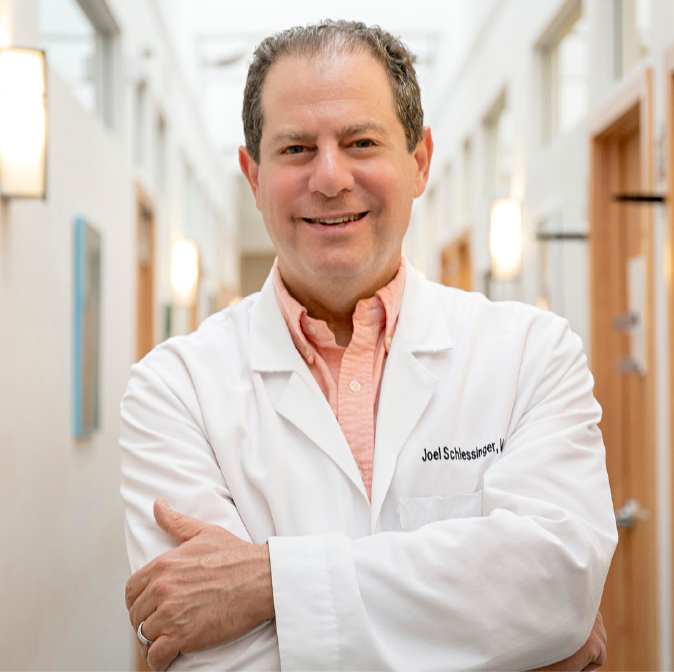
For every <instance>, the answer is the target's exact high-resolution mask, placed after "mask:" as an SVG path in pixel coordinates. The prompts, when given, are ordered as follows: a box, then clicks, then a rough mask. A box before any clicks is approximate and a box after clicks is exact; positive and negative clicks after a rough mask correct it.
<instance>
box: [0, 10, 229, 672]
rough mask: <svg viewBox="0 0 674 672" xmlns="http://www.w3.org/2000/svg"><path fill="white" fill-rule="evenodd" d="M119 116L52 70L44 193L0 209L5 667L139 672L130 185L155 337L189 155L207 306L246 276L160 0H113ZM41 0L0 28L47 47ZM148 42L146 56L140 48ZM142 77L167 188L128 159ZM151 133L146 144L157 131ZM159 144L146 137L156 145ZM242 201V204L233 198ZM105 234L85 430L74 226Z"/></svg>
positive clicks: (0, 572) (0, 593)
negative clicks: (79, 417) (148, 250)
mask: <svg viewBox="0 0 674 672" xmlns="http://www.w3.org/2000/svg"><path fill="white" fill-rule="evenodd" d="M108 4H109V6H110V9H111V10H112V12H113V14H114V16H115V18H116V20H117V22H118V24H119V26H120V29H121V36H120V39H119V43H118V44H117V53H118V62H117V68H118V72H117V74H118V87H117V89H118V90H117V93H118V96H119V99H118V101H117V104H116V106H117V107H118V108H119V114H118V116H117V119H116V123H115V125H114V128H113V129H109V128H107V127H106V126H105V125H104V123H103V122H102V120H101V119H99V118H97V117H96V116H95V115H93V114H89V113H87V112H85V111H84V110H83V109H82V107H81V106H80V105H79V103H78V102H77V101H76V100H75V98H74V97H73V96H72V95H71V93H70V91H69V89H68V86H67V85H66V83H65V82H64V81H62V80H61V79H60V78H59V76H58V75H56V74H55V73H53V72H51V71H50V73H49V81H48V108H49V113H50V118H49V145H48V196H47V199H46V200H45V201H44V202H41V201H33V202H30V201H24V202H19V201H16V202H11V203H10V204H9V206H8V207H5V208H2V207H0V511H2V513H3V516H2V519H1V521H0V539H2V542H1V543H0V668H2V669H64V670H76V669H81V670H93V669H114V670H124V669H134V668H135V649H136V640H135V636H134V633H133V632H132V629H131V626H130V624H129V621H128V615H127V611H126V607H125V604H124V585H125V583H126V580H127V579H128V576H129V568H128V563H127V558H126V549H125V543H124V530H123V507H122V502H121V499H120V497H119V484H120V474H119V462H120V459H119V447H118V436H119V403H120V400H121V396H122V394H123V392H124V389H125V387H126V383H127V380H128V375H129V368H130V365H131V363H132V362H133V361H134V358H135V314H136V305H135V301H136V287H135V282H136V254H137V249H136V245H137V240H136V226H137V222H136V184H140V185H141V186H142V187H143V189H144V190H145V191H146V192H147V193H148V194H149V196H150V197H151V198H152V199H153V200H154V203H155V208H156V218H157V227H158V240H157V267H158V270H157V288H156V289H157V302H156V306H155V317H156V323H157V337H158V338H160V337H161V333H162V332H161V330H160V324H161V316H162V308H163V304H165V303H167V302H170V301H171V298H172V297H171V292H170V286H169V274H168V260H169V252H170V244H171V241H172V239H173V238H174V237H177V236H182V235H185V233H186V226H185V223H184V221H183V220H182V214H183V213H182V212H181V210H182V206H183V189H184V171H183V163H182V161H183V159H185V160H186V161H187V162H188V163H189V165H190V166H191V168H192V171H193V175H194V178H195V184H196V185H197V188H198V190H199V193H200V195H201V205H200V206H199V208H200V210H199V214H198V216H197V217H196V221H195V222H194V223H193V226H192V228H191V230H190V234H191V235H192V236H193V237H195V238H196V239H197V242H198V243H199V244H200V246H201V247H202V250H203V255H202V267H203V270H204V279H203V283H202V290H203V291H201V292H200V298H201V306H200V308H201V316H202V317H203V316H205V313H206V311H207V309H209V308H210V307H211V306H212V298H213V295H214V294H215V293H216V292H217V291H218V289H219V288H220V287H221V286H225V287H229V288H230V289H229V291H231V292H232V293H234V292H235V291H236V289H237V284H238V233H237V230H236V209H235V207H236V206H235V203H236V201H235V199H233V197H232V194H231V193H230V192H229V191H228V185H227V183H226V181H225V179H224V177H223V170H222V164H221V162H220V160H219V158H218V157H217V155H216V154H215V153H214V152H213V149H212V147H211V145H210V143H209V140H208V138H207V136H206V133H205V131H204V127H203V122H202V119H201V116H200V113H199V109H198V105H197V104H196V102H195V101H194V100H193V99H192V97H191V96H192V93H191V90H190V88H189V87H188V86H187V84H186V82H185V81H184V78H183V75H182V74H181V71H180V67H179V64H178V62H177V59H176V56H175V54H174V53H173V46H172V44H171V42H170V39H171V38H170V35H169V34H168V32H167V31H166V30H164V29H163V27H162V26H163V24H162V21H163V18H162V16H163V15H162V13H161V10H162V5H161V3H157V2H155V0H142V1H140V2H139V1H137V0H110V2H109V3H108ZM37 29H38V22H37V0H0V39H1V38H2V35H3V34H4V32H7V33H8V34H9V35H10V37H11V41H12V42H13V43H18V44H21V45H22V46H31V45H35V46H37V44H38V41H39V36H38V33H37ZM146 51H150V52H151V53H152V56H150V57H149V58H146V59H144V58H143V57H142V55H143V54H144V53H145V52H146ZM140 78H143V79H145V80H146V81H147V83H148V102H149V105H148V120H147V121H148V128H149V129H151V128H152V127H151V126H150V125H149V122H153V121H154V119H156V116H155V113H156V111H157V110H161V111H162V112H163V114H164V116H165V117H166V120H167V131H168V133H167V184H166V189H165V191H164V192H161V193H160V192H159V191H158V190H157V185H156V181H155V179H154V171H153V164H152V162H148V163H146V164H144V165H141V166H135V165H134V164H133V146H132V138H133V132H132V131H133V115H132V110H133V107H132V103H133V98H132V93H133V91H134V90H135V86H136V84H137V82H138V81H139V79H140ZM151 141H152V135H150V136H149V139H148V142H149V143H151ZM151 148H152V147H151V144H150V146H149V147H148V149H151ZM233 201H234V203H233ZM77 216H83V217H84V218H85V219H86V220H87V221H88V222H89V223H90V224H91V225H92V226H94V227H95V228H96V229H97V230H98V231H99V232H100V233H101V235H102V250H103V252H102V261H103V265H102V276H103V287H102V306H101V310H102V312H101V324H102V333H101V385H100V389H101V429H100V430H99V431H98V432H96V433H95V434H94V436H93V437H92V438H91V439H88V440H75V439H74V438H73V430H72V424H71V418H72V397H73V390H72V388H73V385H72V380H73V358H72V352H73V330H72V324H73V226H74V220H75V218H76V217H77Z"/></svg>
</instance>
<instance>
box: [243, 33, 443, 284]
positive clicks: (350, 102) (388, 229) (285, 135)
mask: <svg viewBox="0 0 674 672" xmlns="http://www.w3.org/2000/svg"><path fill="white" fill-rule="evenodd" d="M413 60H414V58H413V56H412V55H411V54H410V53H409V52H408V51H407V49H406V48H405V47H404V45H403V44H402V43H401V42H400V41H399V40H397V39H396V38H394V37H393V36H391V35H390V34H388V33H387V32H386V31H383V30H382V29H380V28H377V27H374V28H368V27H366V26H365V25H364V24H360V23H348V22H342V21H335V22H332V21H330V22H325V23H322V24H320V25H318V26H309V27H306V28H292V29H290V30H288V31H285V32H283V33H280V34H278V35H275V36H272V37H270V38H267V39H266V40H265V41H264V42H262V44H261V45H260V46H259V47H258V49H257V50H256V52H255V57H254V60H253V63H252V65H251V66H250V69H249V73H248V81H247V83H246V90H245V94H244V110H243V118H244V131H245V135H246V148H241V150H240V154H239V157H240V163H241V168H242V170H243V172H244V174H245V175H246V177H247V178H248V181H249V182H250V185H251V187H252V189H253V193H254V195H255V199H256V203H257V206H258V208H259V209H260V210H261V212H262V215H263V219H264V221H265V225H266V226H267V230H268V231H269V235H270V237H271V239H272V242H273V243H274V246H275V248H276V252H277V254H278V257H279V265H280V267H281V273H282V275H283V278H284V280H285V281H286V283H287V284H288V283H289V284H290V285H291V287H292V288H296V289H297V288H299V287H301V288H304V289H305V290H306V289H308V288H311V287H315V286H316V283H321V282H324V281H326V280H327V281H328V282H329V281H339V282H340V287H342V286H343V287H344V288H345V291H347V293H349V292H350V293H351V295H353V294H354V292H355V293H356V294H358V293H361V292H362V293H365V294H367V292H368V291H369V290H376V289H377V288H378V286H381V283H382V282H386V281H387V280H388V279H390V277H392V274H393V273H395V271H396V270H397V267H398V264H399V261H400V256H399V255H400V249H401V246H402V238H403V236H404V233H405V231H406V229H407V225H408V223H409V216H410V210H411V207H412V201H413V199H414V198H415V197H417V196H419V195H420V194H421V193H423V190H424V188H425V185H426V181H427V179H428V167H429V162H430V155H431V153H432V141H431V138H430V133H429V132H428V130H427V129H426V130H425V129H424V128H423V125H422V124H423V113H422V110H421V103H420V97H419V86H418V84H417V81H416V75H415V73H414V68H413ZM345 217H348V219H349V220H350V221H347V222H341V221H337V222H335V221H332V220H335V219H337V220H341V219H344V218H345ZM325 220H327V221H325ZM333 285H334V283H333Z"/></svg>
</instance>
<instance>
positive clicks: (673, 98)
mask: <svg viewBox="0 0 674 672" xmlns="http://www.w3.org/2000/svg"><path fill="white" fill-rule="evenodd" d="M665 72H666V74H667V86H666V88H665V92H666V96H667V103H666V114H667V172H666V184H667V220H668V228H669V241H668V250H667V252H668V259H667V264H666V265H667V267H668V268H669V269H670V270H669V273H667V289H668V294H669V389H670V395H669V403H670V410H669V413H670V415H669V417H670V424H669V431H670V443H669V445H670V455H671V452H672V447H674V394H672V393H671V391H672V390H674V274H673V273H672V269H673V268H674V263H673V262H674V44H672V45H671V46H670V47H669V49H668V50H667V51H666V53H665ZM670 484H671V486H670V487H671V488H672V492H674V460H671V459H670ZM670 501H671V507H672V508H670V516H671V518H670V520H673V521H674V497H673V498H671V500H670ZM672 544H673V547H672V551H673V552H672V555H671V557H672V560H673V561H674V535H673V536H672ZM670 571H672V572H674V565H673V566H672V567H671V568H670ZM672 635H674V633H671V634H670V636H672Z"/></svg>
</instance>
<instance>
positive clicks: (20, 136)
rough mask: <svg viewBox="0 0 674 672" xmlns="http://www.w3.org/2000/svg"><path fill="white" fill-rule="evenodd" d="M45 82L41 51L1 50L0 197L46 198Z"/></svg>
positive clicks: (43, 57) (15, 48) (12, 48)
mask: <svg viewBox="0 0 674 672" xmlns="http://www.w3.org/2000/svg"><path fill="white" fill-rule="evenodd" d="M46 94H47V82H46V69H45V56H44V52H43V51H40V50H38V49H24V48H19V47H7V48H4V49H0V196H1V197H2V198H4V199H9V198H45V197H46V182H47V180H46V166H47V162H46V153H47V95H46Z"/></svg>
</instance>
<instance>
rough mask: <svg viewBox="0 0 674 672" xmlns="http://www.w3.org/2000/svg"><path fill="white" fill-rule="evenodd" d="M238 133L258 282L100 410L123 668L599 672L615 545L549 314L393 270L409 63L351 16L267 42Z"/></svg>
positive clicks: (414, 107) (423, 160)
mask: <svg viewBox="0 0 674 672" xmlns="http://www.w3.org/2000/svg"><path fill="white" fill-rule="evenodd" d="M243 119H244V131H245V136H246V147H245V148H242V149H241V150H240V164H241V169H242V171H243V173H244V175H245V176H246V178H247V179H248V182H249V184H250V186H251V189H252V191H253V194H254V196H255V200H256V203H257V206H258V208H259V209H260V211H261V212H262V216H263V218H264V221H265V225H266V227H267V230H268V231H269V235H270V237H271V239H272V241H273V243H274V246H275V249H276V252H277V255H278V256H277V263H276V264H275V265H274V268H273V270H272V273H271V274H270V276H269V278H268V280H267V282H266V284H265V286H264V287H263V289H262V291H261V292H260V293H259V294H255V295H253V296H250V297H248V298H247V299H245V300H244V301H242V302H241V303H239V304H238V305H236V306H235V307H233V308H231V309H228V310H226V311H223V312H221V313H219V314H217V315H215V316H213V317H211V318H209V319H208V320H206V321H205V322H204V323H203V324H202V326H201V327H200V328H199V330H198V331H197V332H196V333H194V334H192V335H190V336H187V337H179V338H175V339H171V340H169V341H167V342H166V343H163V344H162V345H160V346H158V347H157V348H155V350H153V352H152V353H151V354H150V355H148V356H147V357H146V358H145V359H144V360H143V361H142V362H140V363H139V364H137V365H136V366H134V367H133V369H132V377H131V380H130V382H129V387H128V390H127V394H126V395H125V397H124V400H123V402H122V432H121V439H120V443H121V446H122V472H123V483H122V489H121V492H122V496H123V498H124V501H125V505H126V530H127V545H128V551H129V558H130V562H131V567H132V569H133V571H134V572H135V573H134V575H133V576H132V577H131V579H130V580H129V582H128V584H127V591H126V601H127V606H128V608H129V616H130V619H131V622H132V624H133V627H134V629H135V630H136V632H137V635H138V638H139V640H140V641H141V645H142V651H143V655H144V656H146V657H147V660H148V661H149V662H150V664H151V666H152V667H153V668H154V669H165V668H166V667H167V666H168V665H169V664H172V669H197V668H198V669H203V668H208V669H279V668H282V669H287V670H291V669H325V670H337V669H340V670H351V669H361V670H365V669H367V670H380V669H460V670H468V669H519V670H523V669H531V668H534V667H539V666H542V665H550V664H552V663H554V662H555V661H560V660H562V659H564V660H562V662H561V663H559V664H557V665H556V666H555V667H554V668H550V669H569V670H571V669H577V670H580V669H592V668H593V667H596V666H597V665H599V664H601V663H602V662H603V658H604V656H605V642H606V633H605V631H604V630H603V626H602V624H601V619H600V617H597V618H596V619H595V614H596V613H597V609H598V606H599V601H600V598H601V593H602V588H603V584H604V580H605V578H606V573H607V571H608V567H609V563H610V560H611V557H612V554H613V550H614V548H615V544H616V541H617V532H616V527H615V520H614V517H613V509H612V504H611V496H610V492H609V487H608V479H607V476H606V469H605V465H604V448H603V444H602V440H601V434H600V432H599V430H598V428H597V423H598V421H599V419H600V416H601V410H600V408H599V406H598V405H597V403H596V401H595V400H594V398H593V396H592V384H593V383H592V378H591V376H590V374H589V372H588V370H587V365H586V359H585V357H584V355H583V353H582V346H581V343H580V340H579V339H578V338H577V337H576V336H574V335H573V334H572V333H571V332H570V331H569V328H568V325H567V323H566V322H565V321H564V320H561V319H560V318H558V317H556V316H554V315H551V314H549V313H544V312H541V311H538V310H536V309H534V308H532V307H529V306H526V305H523V304H512V303H510V304H492V303H490V302H489V301H487V300H486V299H485V298H484V297H483V296H481V295H479V294H466V293H463V292H460V291H458V290H453V289H448V288H444V287H441V286H439V285H436V284H434V283H429V282H426V281H424V280H422V279H420V278H419V276H418V275H417V274H416V272H415V271H414V269H413V268H412V267H411V265H410V264H409V263H407V262H406V261H405V259H404V258H403V257H402V254H401V250H402V240H403V236H404V235H405V231H406V230H407V227H408V224H409V219H410V212H411V207H412V202H413V200H414V198H416V197H418V196H420V195H421V194H422V193H423V191H424V188H425V186H426V182H427V180H428V173H429V167H430V161H431V156H432V152H433V142H432V139H431V133H430V130H429V129H428V128H424V127H423V113H422V109H421V103H420V96H419V87H418V85H417V81H416V77H415V73H414V68H413V58H412V57H411V55H410V54H409V52H408V51H407V50H406V49H405V47H404V46H403V45H402V44H401V43H400V42H399V41H398V40H397V39H395V38H393V37H392V36H391V35H389V34H388V33H387V32H385V31H383V30H381V29H379V28H377V27H372V28H368V27H366V26H365V25H363V24H359V23H348V22H325V23H322V24H320V25H317V26H309V27H303V28H294V29H291V30H288V31H285V32H283V33H280V34H278V35H275V36H272V37H270V38H268V39H266V40H265V41H264V42H262V44H261V45H260V46H259V47H258V49H257V50H256V52H255V57H254V60H253V63H252V65H251V66H250V70H249V74H248V81H247V84H246V91H245V96H244V111H243ZM163 498H165V499H163ZM167 502H168V503H167ZM168 504H170V506H171V507H172V508H170V507H169V505H168ZM588 637H589V638H588Z"/></svg>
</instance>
